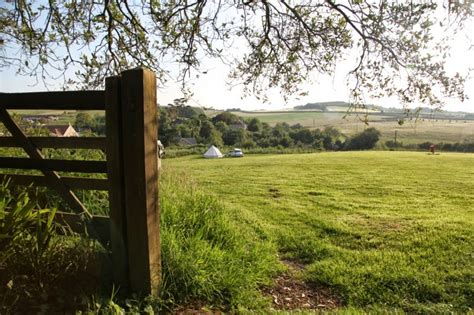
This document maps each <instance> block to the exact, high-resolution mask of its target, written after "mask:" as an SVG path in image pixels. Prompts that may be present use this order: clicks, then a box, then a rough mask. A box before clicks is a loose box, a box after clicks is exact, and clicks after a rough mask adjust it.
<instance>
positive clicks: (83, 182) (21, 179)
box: [0, 174, 109, 191]
mask: <svg viewBox="0 0 474 315" xmlns="http://www.w3.org/2000/svg"><path fill="white" fill-rule="evenodd" d="M7 180H9V181H10V182H11V183H12V184H14V185H19V186H29V185H31V184H33V185H36V186H44V187H49V186H52V185H54V183H53V182H52V181H51V179H49V178H48V177H45V176H41V175H17V174H0V182H4V181H7ZM61 181H62V182H64V184H66V185H67V186H68V187H69V188H71V189H81V190H106V191H107V190H109V183H108V180H107V179H102V178H87V177H61Z"/></svg>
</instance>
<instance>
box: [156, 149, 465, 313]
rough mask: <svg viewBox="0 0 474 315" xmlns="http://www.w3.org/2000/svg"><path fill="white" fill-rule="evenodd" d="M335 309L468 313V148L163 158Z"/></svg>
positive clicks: (169, 169) (169, 168)
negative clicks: (337, 301) (295, 268)
mask: <svg viewBox="0 0 474 315" xmlns="http://www.w3.org/2000/svg"><path fill="white" fill-rule="evenodd" d="M163 166H164V172H165V173H166V172H171V173H174V172H178V173H179V172H184V173H185V174H187V176H189V178H190V179H191V180H192V181H194V182H195V183H196V184H197V185H198V186H199V187H200V188H201V189H203V190H204V191H207V192H208V193H211V194H214V195H216V196H217V197H218V199H219V200H220V201H221V202H222V203H223V204H224V205H225V206H226V207H228V208H230V209H231V210H232V213H233V214H232V218H231V219H232V220H233V221H235V223H236V224H238V225H241V226H242V227H245V228H246V229H248V228H251V229H252V230H253V231H255V233H256V235H258V236H259V242H262V243H269V244H273V245H274V247H275V248H276V251H277V252H278V254H279V255H280V258H281V259H289V260H292V261H296V262H298V263H302V264H304V271H303V272H302V274H301V277H302V278H303V279H304V280H306V281H307V282H308V283H312V284H313V285H316V286H319V287H321V288H329V289H330V290H331V291H332V292H333V293H335V294H337V295H338V296H339V297H340V298H341V301H342V305H343V306H344V307H355V308H362V309H365V310H367V309H370V308H374V307H375V308H382V309H386V308H389V309H390V308H398V309H403V310H404V311H407V312H418V313H428V312H431V313H440V312H443V313H446V312H450V311H457V312H466V311H469V310H472V308H474V155H472V154H441V155H434V156H433V155H428V154H425V153H414V152H337V153H317V154H300V155H272V156H268V155H267V156H247V157H245V158H243V159H217V160H205V159H202V158H198V157H185V158H177V159H169V160H164V162H163Z"/></svg>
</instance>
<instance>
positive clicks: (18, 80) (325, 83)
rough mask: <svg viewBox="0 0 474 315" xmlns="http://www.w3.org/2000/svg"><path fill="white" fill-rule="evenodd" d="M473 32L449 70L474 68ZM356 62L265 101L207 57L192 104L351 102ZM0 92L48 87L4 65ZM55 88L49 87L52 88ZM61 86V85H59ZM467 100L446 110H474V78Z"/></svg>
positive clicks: (168, 87) (455, 44)
mask: <svg viewBox="0 0 474 315" xmlns="http://www.w3.org/2000/svg"><path fill="white" fill-rule="evenodd" d="M469 33H471V34H473V33H474V22H472V21H471V23H470V24H468V26H467V28H466V32H465V33H459V34H455V35H454V36H453V37H452V40H451V46H452V51H451V53H452V55H451V57H450V58H449V59H448V61H447V64H446V65H447V68H448V71H451V72H453V73H454V72H460V73H461V74H466V73H467V69H469V68H471V69H474V50H468V47H469V46H470V45H472V44H473V43H472V41H471V39H472V38H469V37H468V36H467V34H469ZM351 65H353V61H345V62H344V61H343V62H340V63H339V64H338V66H337V68H336V72H335V73H334V74H333V75H323V74H317V73H313V74H311V75H310V78H308V79H309V81H308V82H307V83H305V84H304V85H303V86H302V90H306V91H308V95H307V96H304V97H300V98H297V97H290V98H289V99H288V100H287V102H285V100H284V99H283V97H282V96H281V95H280V93H279V91H278V90H277V89H274V90H269V91H268V96H269V101H268V102H267V103H263V102H262V101H260V100H258V99H256V98H255V97H245V98H242V95H243V93H242V86H233V87H230V86H229V84H227V83H228V80H227V75H228V73H229V70H230V69H229V68H228V67H227V66H225V65H223V64H222V63H221V62H220V61H216V60H211V59H206V60H203V61H202V69H203V70H205V72H206V73H205V74H200V75H199V77H198V78H197V77H193V78H190V80H189V81H188V84H189V87H190V89H191V91H192V92H193V93H194V94H193V96H192V97H191V99H190V101H189V104H190V105H192V106H201V107H213V108H216V109H227V108H241V109H243V110H276V109H289V108H291V107H293V106H296V105H303V104H306V103H312V102H328V101H349V88H348V85H347V80H346V74H347V72H348V71H349V70H350V69H351ZM0 71H1V73H0V92H32V91H42V90H46V88H45V86H44V85H43V84H41V83H40V84H35V82H36V80H35V79H34V78H29V77H23V76H19V75H17V74H16V71H15V69H14V68H7V69H5V68H3V69H1V70H0ZM180 87H181V84H180V82H176V81H175V80H169V81H168V82H167V83H166V84H165V85H164V86H162V87H160V88H159V89H158V91H157V96H158V103H159V104H161V105H166V104H168V103H172V102H173V100H174V99H175V98H179V97H181V96H182V94H181V92H180ZM51 88H52V89H55V87H54V86H53V87H49V89H51ZM56 88H57V89H59V85H58V87H56ZM465 88H466V92H467V95H468V98H469V99H468V100H466V101H465V102H460V101H459V100H449V99H447V100H446V106H445V107H444V109H445V110H449V111H468V112H474V78H472V77H471V79H469V80H468V81H467V82H466V86H465ZM368 102H371V103H374V104H376V105H381V106H385V107H400V105H399V104H398V102H397V100H394V99H381V100H368Z"/></svg>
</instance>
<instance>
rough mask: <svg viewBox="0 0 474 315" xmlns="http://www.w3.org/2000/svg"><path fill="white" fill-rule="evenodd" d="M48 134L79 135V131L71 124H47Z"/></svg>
mask: <svg viewBox="0 0 474 315" xmlns="http://www.w3.org/2000/svg"><path fill="white" fill-rule="evenodd" d="M45 127H46V128H48V130H49V132H50V135H51V136H54V137H79V133H77V131H76V130H75V129H74V128H73V127H72V126H71V124H68V125H47V126H45Z"/></svg>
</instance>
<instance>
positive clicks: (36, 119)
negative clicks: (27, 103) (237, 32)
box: [22, 115, 58, 123]
mask: <svg viewBox="0 0 474 315" xmlns="http://www.w3.org/2000/svg"><path fill="white" fill-rule="evenodd" d="M22 119H23V120H24V121H27V122H29V123H46V122H48V121H51V120H58V117H57V116H54V115H24V116H22Z"/></svg>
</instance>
